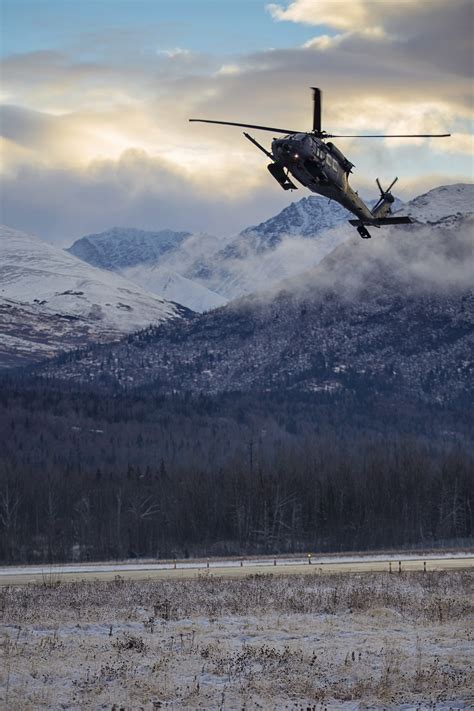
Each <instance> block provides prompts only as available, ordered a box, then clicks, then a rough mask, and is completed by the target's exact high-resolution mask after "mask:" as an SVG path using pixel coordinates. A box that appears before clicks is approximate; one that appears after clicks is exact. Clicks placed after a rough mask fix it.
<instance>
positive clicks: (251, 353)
mask: <svg viewBox="0 0 474 711" xmlns="http://www.w3.org/2000/svg"><path fill="white" fill-rule="evenodd" d="M471 192H472V191H471V190H469V189H468V188H467V187H463V186H450V187H449V188H439V189H438V190H436V191H431V193H429V194H428V196H424V199H423V200H422V201H420V200H419V199H418V200H417V201H414V202H413V203H410V204H409V205H408V206H407V209H408V210H409V211H411V213H412V215H413V217H414V218H415V219H416V220H417V222H416V223H415V224H413V225H407V226H403V227H401V226H396V227H391V228H386V229H384V230H380V232H379V231H377V233H376V234H377V236H376V237H374V238H373V239H372V240H361V239H359V238H358V237H357V236H355V237H350V238H349V239H347V241H345V242H344V243H343V244H340V245H339V246H338V247H337V248H336V249H334V250H333V251H332V252H331V253H330V254H329V255H327V256H326V257H325V258H324V259H323V260H322V261H321V263H320V264H319V265H318V266H317V267H316V268H314V269H312V270H309V271H307V272H306V273H304V274H300V275H299V276H298V277H295V278H292V279H288V280H286V281H284V282H283V283H281V284H280V285H278V286H277V287H274V288H273V289H271V290H269V291H267V292H264V293H258V294H253V295H251V296H249V297H246V298H242V299H239V300H236V301H233V302H232V303H230V304H228V305H227V306H225V307H222V308H219V309H217V310H215V311H212V312H210V313H208V314H204V315H202V316H199V317H198V316H196V317H194V318H192V319H191V320H190V321H187V322H185V323H176V324H170V325H169V326H168V325H164V326H163V327H160V328H152V329H149V330H148V331H146V332H143V333H141V334H136V335H135V336H133V337H130V338H129V339H128V340H127V342H124V343H121V344H118V345H116V346H112V347H111V348H99V349H91V350H89V351H87V352H86V353H83V354H82V355H78V356H75V357H74V358H73V359H71V358H67V357H66V358H64V359H63V361H62V362H61V363H55V364H50V365H48V366H46V367H45V369H44V372H45V373H47V374H48V375H50V376H54V377H59V378H66V379H73V380H79V381H86V382H94V381H96V382H100V381H102V382H104V381H107V380H108V381H110V382H114V383H116V384H119V385H120V384H125V383H126V384H127V386H128V387H129V386H130V385H131V384H134V385H137V386H139V385H143V384H145V383H147V384H151V383H153V384H154V387H156V388H157V390H158V391H159V392H162V393H167V392H168V393H169V392H174V391H183V390H189V391H193V392H206V393H210V394H213V393H219V392H225V391H229V390H240V391H250V390H252V391H255V390H257V391H258V390H261V391H268V390H275V391H281V390H299V391H303V392H321V391H326V392H334V391H344V389H346V390H348V391H351V389H353V388H354V387H355V386H356V385H357V387H362V388H366V389H375V390H379V391H381V392H382V391H385V392H386V393H388V394H389V396H390V398H395V399H397V398H408V399H412V400H413V399H419V400H423V401H426V402H431V403H435V402H442V401H446V402H447V401H452V400H455V399H456V398H461V399H463V398H465V397H468V396H469V393H470V392H471V388H472V368H473V360H472V347H473V332H474V297H473V291H472V274H473V273H474V251H473V240H472V234H473V230H474V216H473V215H472V213H469V212H468V211H467V212H465V214H457V213H458V212H460V211H459V210H458V209H457V208H458V207H459V205H460V204H461V203H462V204H463V206H464V209H465V208H466V203H465V200H466V196H469V195H470V194H471ZM456 196H457V198H458V200H457V201H456V199H455V197H456ZM434 204H435V205H437V209H438V213H437V214H438V219H437V220H436V221H431V222H430V224H428V223H427V222H425V220H426V216H427V215H428V214H429V215H432V213H433V210H434ZM452 205H454V208H456V209H455V214H449V213H450V212H451V213H452V208H451V206H452ZM467 207H470V205H468V206H467ZM334 229H343V230H344V231H345V230H347V229H348V228H347V227H344V228H334ZM374 232H375V230H374ZM351 234H352V233H351Z"/></svg>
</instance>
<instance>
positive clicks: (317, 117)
mask: <svg viewBox="0 0 474 711" xmlns="http://www.w3.org/2000/svg"><path fill="white" fill-rule="evenodd" d="M311 88H312V90H313V131H314V132H315V133H321V108H322V92H321V89H318V88H317V87H316V86H312V87H311Z"/></svg>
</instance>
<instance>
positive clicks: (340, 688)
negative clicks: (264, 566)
mask: <svg viewBox="0 0 474 711" xmlns="http://www.w3.org/2000/svg"><path fill="white" fill-rule="evenodd" d="M472 583H473V578H472V574H470V573H468V572H445V573H426V574H423V573H411V574H402V575H398V574H392V575H388V574H373V575H334V576H327V577H326V576H324V577H322V576H318V575H314V576H301V577H296V576H288V577H273V576H272V575H264V576H260V575H259V576H250V577H248V578H244V579H239V580H225V579H222V578H213V577H212V576H211V575H203V576H201V577H200V578H199V579H198V580H180V581H153V582H152V581H150V582H131V581H124V580H122V579H120V578H119V577H117V578H116V580H115V581H114V582H112V583H103V582H91V583H73V584H55V585H52V586H51V585H47V584H44V585H35V586H25V587H18V588H7V589H3V590H2V591H0V611H3V612H1V614H2V615H3V619H2V622H3V624H2V627H3V631H2V641H1V653H2V656H3V663H2V666H1V671H0V683H1V684H2V689H3V690H2V692H0V693H1V694H3V696H0V698H1V699H3V703H4V704H5V707H6V708H8V709H10V708H15V709H16V708H21V709H25V710H26V709H37V708H41V707H44V708H46V707H47V708H53V709H56V708H57V709H60V708H79V707H80V708H99V707H101V706H103V707H105V708H113V706H114V704H115V708H116V709H117V710H118V709H119V708H124V709H135V708H149V709H153V708H173V709H180V708H186V709H193V708H212V709H214V708H222V709H234V708H235V709H242V708H248V709H251V708H252V709H254V708H263V709H274V708H281V709H284V708H295V709H296V708H305V709H306V708H308V707H310V708H311V707H313V706H314V707H315V708H318V709H319V708H320V709H324V708H327V709H328V710H329V709H341V708H345V709H352V708H359V705H358V704H359V702H364V703H366V704H371V705H372V707H375V708H397V707H399V706H401V705H402V704H406V703H409V704H414V706H413V708H417V704H418V705H419V707H420V708H431V709H434V708H439V709H441V708H446V709H448V708H449V706H450V705H451V708H467V707H468V705H469V704H470V703H472V702H473V701H474V696H473V695H472V693H471V691H470V682H471V679H472V666H471V660H472V651H473V647H472V633H471V632H470V629H471V628H472V613H473V598H472ZM470 623H471V626H470ZM446 704H447V705H446Z"/></svg>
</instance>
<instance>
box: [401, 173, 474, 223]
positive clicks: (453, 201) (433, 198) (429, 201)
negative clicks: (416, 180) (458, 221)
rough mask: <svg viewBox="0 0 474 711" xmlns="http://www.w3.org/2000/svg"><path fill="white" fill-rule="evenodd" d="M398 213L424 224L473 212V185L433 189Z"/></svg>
mask: <svg viewBox="0 0 474 711" xmlns="http://www.w3.org/2000/svg"><path fill="white" fill-rule="evenodd" d="M400 212H403V214H404V215H408V216H409V217H411V219H412V220H414V221H416V222H422V223H425V224H436V223H437V222H439V221H440V220H446V219H448V218H450V217H459V216H460V215H465V214H468V213H470V212H474V184H472V183H455V184H454V185H441V186H440V187H438V188H433V189H432V190H430V191H429V192H427V193H424V194H423V195H419V196H418V197H416V198H414V199H413V200H411V201H410V202H409V203H407V204H406V205H405V206H403V209H402V210H401V211H400Z"/></svg>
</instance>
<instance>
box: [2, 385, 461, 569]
mask: <svg viewBox="0 0 474 711" xmlns="http://www.w3.org/2000/svg"><path fill="white" fill-rule="evenodd" d="M353 407H354V404H353V403H351V402H348V401H340V400H339V401H338V400H337V399H336V398H335V397H332V396H330V395H322V396H321V397H320V398H318V399H317V400H315V399H314V398H313V399H312V400H310V399H307V400H304V399H303V401H301V400H298V399H294V400H291V397H289V396H285V398H278V397H276V396H272V397H271V398H269V399H268V400H266V398H265V396H263V395H262V396H260V397H254V398H253V399H252V398H251V397H250V396H237V395H234V396H227V397H223V398H220V399H212V398H192V397H189V396H183V397H175V398H163V397H154V396H153V395H152V394H148V395H147V394H145V393H141V394H140V393H135V394H132V393H128V394H120V395H119V394H117V393H115V394H112V393H108V394H107V393H105V392H104V393H101V394H98V393H94V392H88V391H87V390H75V389H72V388H69V387H66V386H53V385H48V384H44V383H41V382H34V381H33V382H25V383H22V382H18V381H5V382H4V383H3V387H2V389H1V392H0V436H1V438H2V442H3V446H2V448H1V450H0V560H1V561H2V562H6V563H13V562H33V561H38V562H39V561H41V562H61V561H68V560H87V559H107V558H128V557H142V556H146V557H157V558H164V557H171V558H172V557H182V556H187V555H212V554H236V555H248V554H252V553H277V552H303V551H305V552H308V551H311V552H317V551H337V550H351V549H352V550H363V549H369V548H370V549H376V548H390V547H399V546H413V545H418V544H423V545H426V546H431V545H436V544H437V542H439V541H446V540H449V541H450V542H454V543H455V542H456V540H458V541H460V542H461V541H465V540H466V539H470V538H472V536H473V535H474V531H473V526H474V521H473V501H472V496H473V494H472V492H473V472H474V466H473V465H474V462H473V456H472V451H471V450H469V449H468V448H467V447H466V446H461V444H459V443H456V442H455V441H453V440H452V439H451V441H441V440H440V439H430V438H428V437H427V436H426V435H421V434H419V435H418V436H417V437H414V436H413V435H410V434H408V433H407V432H406V431H405V432H396V431H395V430H394V429H390V428H389V429H385V430H384V429H383V428H379V429H377V428H376V427H374V426H372V427H371V428H369V427H368V426H367V423H366V421H365V420H363V416H362V414H361V413H359V415H357V412H356V410H354V412H353V413H352V417H351V418H350V419H351V421H360V422H363V423H364V426H363V427H362V426H361V427H359V428H358V429H356V428H354V427H348V426H347V425H344V424H343V422H342V421H341V422H339V423H338V422H337V421H336V420H335V419H334V409H336V411H337V412H339V413H341V412H343V411H344V410H345V409H346V410H347V411H350V410H351V408H353ZM366 408H369V409H370V408H372V409H373V408H375V410H376V408H377V403H366ZM331 413H333V418H332V419H331ZM346 414H347V413H346ZM373 416H374V413H373V412H372V418H373ZM392 416H393V414H392ZM358 418H359V419H358ZM394 419H395V420H396V419H397V418H396V417H395V418H394ZM346 421H347V420H346Z"/></svg>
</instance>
